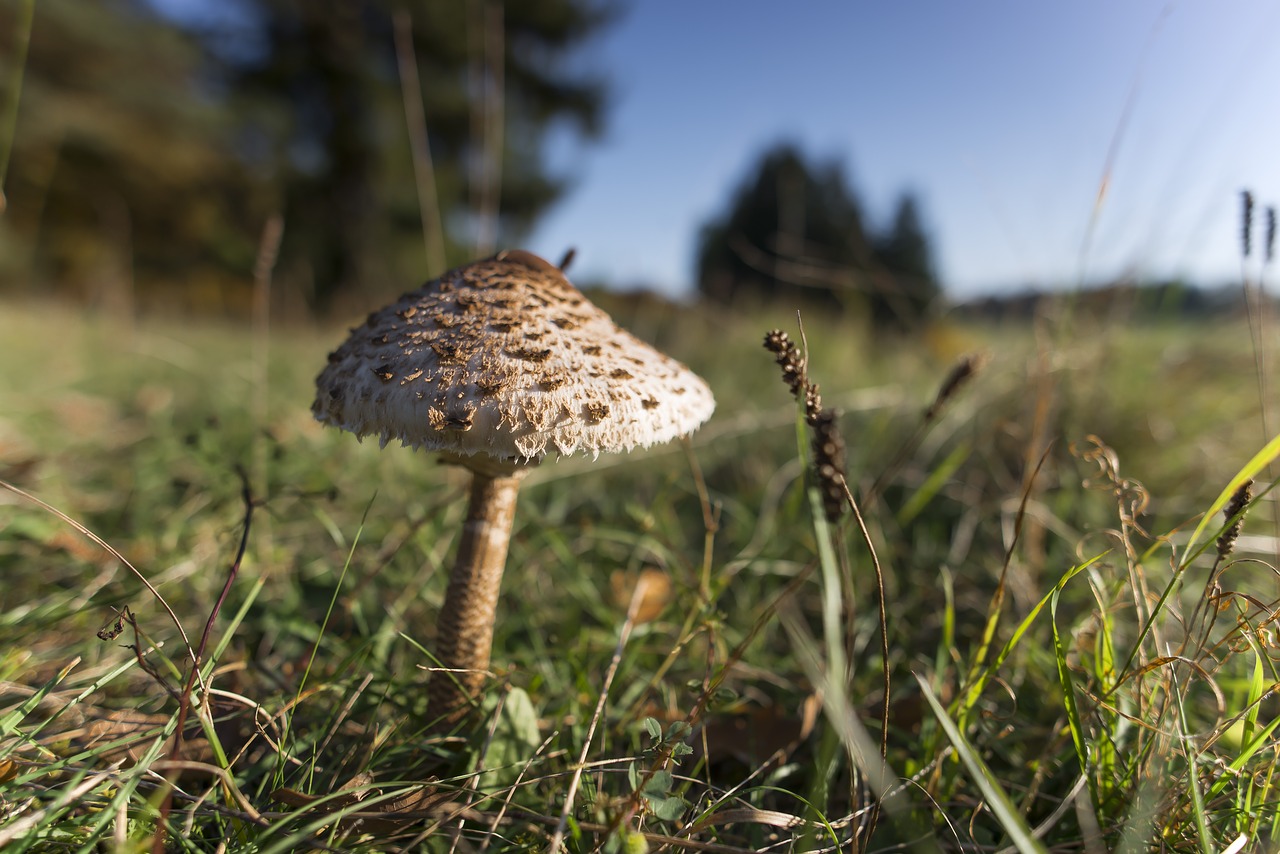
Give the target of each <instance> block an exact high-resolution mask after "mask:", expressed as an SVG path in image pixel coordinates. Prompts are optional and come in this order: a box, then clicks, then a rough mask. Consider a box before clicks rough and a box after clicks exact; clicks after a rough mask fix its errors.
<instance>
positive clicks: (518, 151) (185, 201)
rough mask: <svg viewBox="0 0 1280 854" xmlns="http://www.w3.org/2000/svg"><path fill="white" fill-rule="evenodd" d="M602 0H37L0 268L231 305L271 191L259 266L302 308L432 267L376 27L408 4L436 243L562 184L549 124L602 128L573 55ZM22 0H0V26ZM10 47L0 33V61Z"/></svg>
mask: <svg viewBox="0 0 1280 854" xmlns="http://www.w3.org/2000/svg"><path fill="white" fill-rule="evenodd" d="M603 2H608V0H506V2H501V0H430V2H423V3H415V4H405V3H404V2H402V0H219V2H218V3H210V4H168V5H166V8H180V7H181V8H186V9H187V10H188V11H187V12H186V13H184V14H188V15H194V14H195V12H193V11H192V10H196V9H202V10H204V11H203V12H201V13H200V14H199V15H197V16H196V17H184V18H183V19H181V20H176V21H171V20H167V19H164V18H162V17H160V16H159V13H157V12H156V11H155V9H154V8H152V7H151V6H150V5H148V3H147V2H146V0H44V1H43V2H41V3H39V4H38V5H37V8H36V12H35V23H34V27H33V30H32V37H31V48H30V53H29V57H28V59H27V61H26V63H25V69H26V75H25V80H24V85H23V98H22V104H21V111H20V114H19V119H18V130H17V135H16V138H15V141H14V148H13V156H12V160H11V164H10V169H9V175H8V179H7V182H6V183H7V186H6V187H5V189H6V191H7V202H8V209H7V211H6V213H5V216H4V217H3V218H0V247H2V246H9V245H13V246H18V247H23V248H28V247H34V249H33V250H31V251H28V252H23V253H22V254H23V255H24V256H26V257H24V258H22V259H20V260H18V261H14V260H13V258H12V257H11V256H12V254H13V253H4V252H0V267H4V266H9V267H11V268H13V269H11V270H10V271H9V272H8V273H6V272H5V271H4V270H0V276H3V277H4V278H5V279H7V280H8V281H10V282H13V281H28V280H31V279H32V278H33V277H32V276H31V275H30V272H31V270H32V269H33V268H36V269H38V270H39V271H40V272H41V273H42V274H43V276H42V277H43V278H44V279H46V280H48V281H52V282H56V283H58V286H59V287H60V288H61V289H62V292H63V293H67V292H70V293H72V294H74V295H83V296H87V297H89V298H95V293H96V291H97V290H101V287H100V284H99V283H100V281H101V280H102V279H103V275H102V271H103V270H104V269H107V268H108V267H110V268H113V269H114V270H115V271H116V272H115V273H113V274H112V275H113V276H114V277H115V279H117V280H120V279H127V280H128V281H129V282H130V283H132V282H133V281H134V280H135V279H136V281H137V282H138V283H139V284H140V285H145V286H146V288H148V289H150V288H159V287H164V288H167V289H170V290H175V291H176V290H179V289H182V290H183V291H184V293H183V294H181V295H180V296H179V298H178V299H175V300H173V302H174V303H176V304H177V305H186V306H188V307H199V308H202V309H203V308H212V309H214V310H219V309H221V310H227V309H231V310H235V308H236V307H237V305H236V304H235V303H234V302H232V303H231V304H228V303H227V302H226V301H224V300H225V297H226V295H227V294H228V293H230V292H231V291H232V289H233V288H236V287H241V288H243V290H244V291H245V292H247V287H246V286H247V283H248V282H249V280H250V277H251V269H252V265H253V261H254V256H255V250H256V246H257V242H258V237H259V234H260V233H261V229H262V227H263V223H264V221H265V220H266V219H267V217H268V215H269V214H271V213H274V212H277V211H279V212H281V213H283V215H284V219H285V230H284V235H285V236H284V243H283V245H282V246H281V252H280V261H279V264H278V265H277V267H276V278H277V280H279V281H282V282H284V283H286V284H287V285H288V284H291V285H292V286H293V289H294V290H295V291H296V292H299V293H304V294H305V295H307V296H308V297H309V298H310V300H311V304H312V305H313V307H315V308H317V309H321V310H323V309H324V308H325V307H327V306H329V305H331V304H332V302H333V300H334V299H336V298H339V297H341V296H342V295H344V294H351V293H354V292H356V291H357V289H367V288H371V287H380V288H382V289H383V290H391V289H394V288H403V287H405V286H406V285H408V284H410V283H412V282H413V281H414V280H417V279H421V278H426V277H427V276H429V275H433V274H436V273H439V272H441V271H440V270H439V269H427V265H426V264H424V263H423V258H424V252H423V229H422V227H421V217H420V212H419V193H418V190H417V186H416V184H415V181H414V172H413V160H412V157H411V149H410V145H409V132H408V127H407V125H406V118H405V106H404V101H403V99H402V89H401V81H400V73H399V65H398V59H399V56H398V54H397V51H396V43H395V38H394V27H393V13H396V12H397V11H403V10H405V9H411V10H412V12H413V15H412V18H411V32H410V36H411V41H412V47H411V48H410V51H409V52H411V53H412V55H413V58H414V59H416V68H417V70H418V72H419V73H418V77H419V79H420V80H421V81H422V93H421V101H422V104H423V112H424V113H425V116H426V122H425V124H426V125H427V130H428V133H429V139H430V154H431V157H432V160H433V162H434V164H435V177H436V186H437V193H438V198H439V204H438V207H439V209H440V211H441V213H442V217H441V219H442V222H443V224H444V227H445V230H446V232H447V234H448V237H449V241H448V245H449V250H450V251H449V253H448V254H449V257H448V258H447V259H446V261H447V262H450V263H453V262H461V261H463V260H468V259H470V258H471V257H473V255H474V254H475V252H476V251H477V247H480V246H486V245H492V244H493V243H495V242H496V241H497V240H498V239H501V240H503V241H504V242H510V241H514V240H517V239H518V238H519V237H520V236H521V235H523V234H524V233H525V232H526V231H527V230H528V229H529V228H530V227H531V226H532V224H533V223H534V221H535V220H536V218H537V217H538V216H539V215H540V214H542V213H543V212H544V211H545V210H546V209H547V207H548V206H549V205H550V204H552V203H553V202H554V201H555V200H556V199H557V198H558V197H559V196H560V195H561V194H562V193H563V192H564V191H565V190H566V188H567V186H568V183H569V179H568V178H567V177H565V176H561V175H556V174H552V172H551V171H550V169H549V168H548V166H547V164H546V162H545V158H544V156H543V153H544V152H543V145H544V141H545V139H546V137H547V134H548V132H549V131H550V130H551V129H552V128H554V127H558V126H560V125H563V124H566V123H567V124H568V125H570V126H571V127H573V128H576V129H577V131H578V132H580V133H581V134H583V135H584V136H586V137H590V136H591V135H593V134H595V133H597V132H598V131H599V130H600V128H601V126H602V123H603V117H604V105H605V86H604V84H603V82H602V81H601V80H599V79H597V78H596V77H595V76H593V75H591V74H590V73H586V72H583V71H582V70H581V66H580V64H579V63H574V62H572V60H573V58H574V53H575V51H576V50H577V48H578V47H579V45H581V44H582V43H583V42H584V41H585V40H587V39H589V38H590V37H592V36H593V35H594V34H595V33H597V32H598V31H599V30H600V29H601V28H602V27H603V26H604V25H605V24H606V23H607V22H608V21H609V20H611V18H612V16H613V14H614V10H613V7H611V6H604V5H600V4H601V3H603ZM17 5H18V4H13V3H9V4H5V3H0V33H9V32H12V31H14V29H15V27H16V22H15V21H16V7H17ZM411 61H412V60H411ZM12 62H13V59H12V57H10V56H8V55H6V54H5V52H4V51H0V80H9V79H13V77H14V74H13V71H14V69H13V68H12V67H10V65H9V64H11V63H12ZM7 63H8V64H7ZM6 254H8V255H9V256H10V257H8V258H6V257H4V256H5V255H6ZM116 290H129V291H130V292H132V287H129V288H117V289H116ZM197 292H198V294H199V297H198V298H194V297H192V295H193V294H197ZM144 296H145V294H144ZM239 307H242V304H240V306H239Z"/></svg>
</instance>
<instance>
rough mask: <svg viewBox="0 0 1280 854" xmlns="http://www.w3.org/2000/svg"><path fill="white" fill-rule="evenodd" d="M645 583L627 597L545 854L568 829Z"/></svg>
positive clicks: (552, 853) (554, 853)
mask: <svg viewBox="0 0 1280 854" xmlns="http://www.w3.org/2000/svg"><path fill="white" fill-rule="evenodd" d="M648 586H649V583H648V582H647V581H646V580H645V577H644V576H643V575H642V576H640V580H639V581H637V582H636V589H635V591H634V592H632V594H631V603H630V604H629V605H628V606H627V618H626V620H624V621H623V623H622V631H621V632H619V633H618V643H617V646H615V647H614V648H613V659H612V660H611V661H610V662H609V670H608V672H607V673H605V677H604V686H603V687H602V688H601V689H600V699H599V700H598V701H596V710H595V714H593V715H592V716H591V725H590V726H589V727H587V738H586V741H584V742H583V744H582V752H581V753H580V754H579V755H578V763H577V767H575V768H574V769H573V777H572V778H571V779H570V780H569V791H568V792H566V793H565V796H564V809H562V810H561V811H560V821H559V822H558V823H557V824H556V831H555V834H554V835H552V837H551V844H550V845H548V846H547V852H548V854H559V851H560V849H561V848H562V847H564V832H565V829H566V828H567V827H568V825H569V816H570V814H572V813H573V801H574V798H576V797H577V794H578V784H579V783H580V782H581V781H582V771H583V769H584V768H585V767H586V764H587V754H588V753H589V752H590V750H591V741H592V739H594V738H595V734H596V727H597V726H599V724H600V719H601V718H602V717H604V704H605V701H606V700H607V699H608V698H609V687H610V686H611V685H612V684H613V677H614V676H615V675H616V674H617V672H618V665H619V664H620V663H621V661H622V650H623V649H624V648H625V647H626V645H627V639H628V638H630V637H631V629H632V628H634V627H635V622H636V614H638V613H639V612H640V603H641V602H643V601H644V594H645V591H646V589H647V588H648Z"/></svg>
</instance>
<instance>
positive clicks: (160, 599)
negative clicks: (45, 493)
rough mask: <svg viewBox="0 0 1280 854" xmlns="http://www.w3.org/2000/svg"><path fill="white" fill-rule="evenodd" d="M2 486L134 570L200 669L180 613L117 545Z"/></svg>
mask: <svg viewBox="0 0 1280 854" xmlns="http://www.w3.org/2000/svg"><path fill="white" fill-rule="evenodd" d="M0 487H3V488H4V489H7V490H9V491H10V492H12V493H13V494H14V495H17V496H18V497H19V498H23V499H25V500H27V501H30V502H31V503H32V504H34V505H36V506H37V507H39V508H40V509H42V510H45V511H47V512H49V513H52V514H53V515H54V516H56V517H58V518H59V519H61V520H62V521H63V522H65V523H66V524H68V525H70V526H71V527H72V528H75V529H76V530H77V531H79V532H80V533H81V534H83V535H84V536H86V537H88V538H89V539H90V540H93V542H94V543H96V544H97V545H98V546H99V547H100V548H102V549H105V550H106V551H107V552H108V553H109V554H110V555H111V556H112V557H113V558H115V559H116V560H118V561H120V564H121V565H122V566H124V567H125V568H127V569H128V570H129V571H130V572H132V573H133V574H134V575H135V576H136V577H137V579H138V580H139V581H141V582H142V584H143V586H144V587H146V588H147V590H148V591H149V592H150V593H151V595H152V596H154V597H155V599H156V601H157V602H158V603H160V607H161V608H163V609H164V612H165V613H166V614H168V615H169V619H170V620H172V621H173V625H174V626H175V627H176V628H177V629H178V634H179V635H180V636H181V637H182V643H183V645H184V646H185V647H186V649H187V654H188V655H189V656H190V657H191V661H192V666H193V670H194V671H198V670H199V667H197V666H196V664H197V663H198V659H197V658H196V651H195V648H194V647H192V646H191V641H190V640H189V639H188V638H187V632H186V630H185V629H183V628H182V621H181V620H179V619H178V615H177V614H175V613H174V611H173V608H171V607H170V606H169V603H168V602H166V601H165V598H164V597H163V596H161V595H160V591H159V590H156V588H155V587H154V586H153V585H152V584H151V581H150V580H148V578H147V577H146V576H145V575H143V574H142V572H141V571H140V570H139V569H138V568H137V567H136V566H134V565H133V564H132V563H130V562H129V561H128V559H127V558H125V556H124V555H122V554H120V552H119V551H117V550H116V549H115V547H114V546H112V545H111V544H110V543H108V542H107V541H106V540H104V539H102V538H101V537H99V536H98V535H97V534H95V533H94V532H93V531H90V530H89V529H88V528H86V527H85V526H84V525H81V524H80V523H79V522H77V521H76V520H75V519H72V518H71V517H70V516H68V515H67V514H66V513H63V512H62V511H61V510H59V509H58V508H56V507H54V506H52V505H51V504H47V503H45V502H44V501H41V500H40V499H39V498H36V497H35V496H34V495H32V494H31V493H29V492H27V491H25V490H23V489H20V488H18V487H16V486H14V485H13V484H12V483H9V482H8V481H7V480H0Z"/></svg>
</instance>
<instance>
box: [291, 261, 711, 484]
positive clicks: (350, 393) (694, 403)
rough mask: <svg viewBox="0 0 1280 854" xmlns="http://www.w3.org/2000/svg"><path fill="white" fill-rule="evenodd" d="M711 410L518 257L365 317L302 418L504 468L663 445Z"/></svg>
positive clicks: (667, 364)
mask: <svg viewBox="0 0 1280 854" xmlns="http://www.w3.org/2000/svg"><path fill="white" fill-rule="evenodd" d="M714 409H715V400H714V398H713V397H712V395H711V390H710V389H709V388H708V387H707V384H706V383H705V382H703V381H702V379H701V378H699V377H698V376H697V375H696V374H694V373H693V372H692V371H690V370H689V369H688V368H686V367H685V366H684V365H682V364H680V363H679V362H677V361H676V360H675V359H672V358H670V357H669V356H665V355H663V354H662V353H659V352H658V351H657V350H655V349H653V348H652V347H650V346H649V345H648V344H646V343H644V342H643V341H641V340H639V339H638V338H636V337H634V336H633V335H631V334H629V333H627V332H625V331H623V330H622V329H619V328H618V327H617V326H616V325H615V324H614V323H613V321H612V320H611V319H610V318H609V316H608V315H607V314H605V313H604V312H603V311H601V310H600V309H599V308H597V307H596V306H594V305H592V304H591V302H589V301H588V300H587V298H586V297H584V296H583V295H582V294H581V293H580V292H579V291H578V290H577V289H576V288H575V287H574V286H573V285H571V284H570V283H569V280H568V279H566V278H565V277H564V275H563V274H562V273H561V272H560V270H559V269H557V268H556V267H554V266H552V265H551V264H550V263H548V262H547V261H544V260H543V259H541V258H539V257H538V256H536V255H533V254H531V253H529V252H524V251H519V250H515V251H509V252H503V253H500V254H499V255H497V256H496V257H494V258H491V259H488V260H484V261H477V262H475V263H472V264H468V265H466V266H464V267H459V268H457V269H455V270H450V271H449V272H447V273H445V274H444V275H443V276H441V277H440V278H438V279H433V280H431V281H430V282H427V283H426V284H425V285H423V286H422V287H421V288H419V289H418V290H416V291H413V292H411V293H408V294H405V295H404V296H402V297H401V298H400V299H399V300H397V301H396V302H395V303H393V304H392V305H389V306H387V307H386V308H383V309H381V310H380V311H375V312H374V313H373V314H371V315H369V319H368V321H367V322H366V323H365V324H364V326H361V327H359V328H357V329H354V330H352V332H351V337H349V338H348V339H347V340H346V342H345V343H343V344H342V346H341V347H339V348H338V349H337V350H335V351H334V352H333V353H330V354H329V364H328V366H327V367H326V368H325V369H324V370H323V371H321V373H320V375H319V376H318V377H317V378H316V400H315V403H314V404H313V405H312V407H311V411H312V412H313V413H314V414H315V417H316V419H317V420H319V421H322V422H324V423H326V424H330V425H332V426H335V427H340V428H342V429H343V430H348V431H350V432H352V433H355V434H356V435H357V436H359V437H361V438H363V437H364V436H377V437H378V440H379V442H380V443H381V444H382V445H386V443H387V442H388V441H390V440H392V439H398V440H400V442H401V443H403V444H405V445H408V446H411V447H414V448H426V449H430V450H439V451H445V452H448V453H449V454H451V455H454V456H461V457H471V456H473V455H476V454H481V455H484V456H486V457H489V458H492V459H494V460H498V461H502V462H503V463H515V464H521V463H530V462H536V461H538V460H539V459H541V458H542V457H543V456H545V455H546V454H548V453H552V452H556V453H559V454H572V453H574V452H577V451H590V452H591V453H592V454H598V453H600V452H601V451H605V452H614V451H621V450H630V449H631V448H634V447H637V446H640V447H648V446H650V445H653V444H657V443H662V442H667V441H669V440H671V439H674V438H676V437H677V436H682V435H685V434H686V433H689V432H691V431H693V430H694V429H695V428H697V427H698V426H699V425H701V424H702V423H703V422H704V421H706V420H707V419H708V418H710V417H711V413H712V411H713V410H714ZM477 462H478V461H477Z"/></svg>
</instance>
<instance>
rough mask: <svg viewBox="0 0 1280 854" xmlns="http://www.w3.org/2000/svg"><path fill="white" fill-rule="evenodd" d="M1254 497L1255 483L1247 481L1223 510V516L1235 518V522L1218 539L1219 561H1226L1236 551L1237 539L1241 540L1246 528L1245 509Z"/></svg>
mask: <svg viewBox="0 0 1280 854" xmlns="http://www.w3.org/2000/svg"><path fill="white" fill-rule="evenodd" d="M1252 497H1253V481H1252V480H1246V481H1245V482H1244V483H1242V484H1240V487H1239V488H1238V489H1237V490H1236V491H1235V492H1233V493H1232V494H1231V500H1230V501H1228V502H1227V506H1226V507H1224V508H1223V510H1222V514H1223V515H1224V516H1225V517H1226V518H1227V519H1228V520H1230V519H1232V518H1235V521H1234V522H1232V523H1231V527H1229V528H1227V530H1225V531H1223V532H1222V536H1221V537H1218V559H1219V560H1223V559H1225V558H1226V557H1227V555H1229V554H1231V553H1232V552H1233V551H1235V548H1236V539H1237V538H1239V536H1240V530H1241V529H1242V528H1243V527H1244V509H1245V508H1246V507H1247V506H1248V504H1249V499H1250V498H1252ZM1237 517H1238V518H1237Z"/></svg>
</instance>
